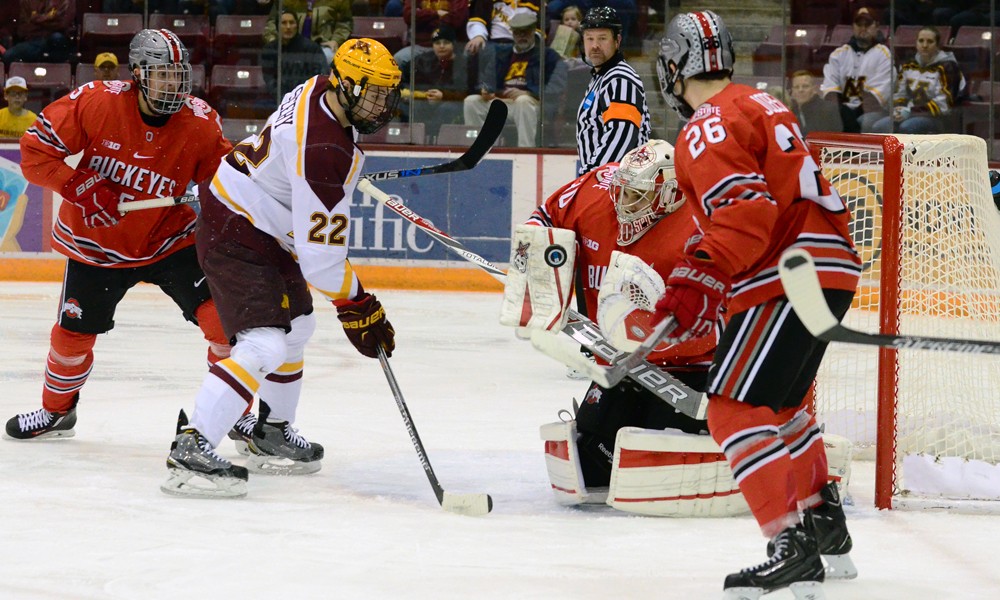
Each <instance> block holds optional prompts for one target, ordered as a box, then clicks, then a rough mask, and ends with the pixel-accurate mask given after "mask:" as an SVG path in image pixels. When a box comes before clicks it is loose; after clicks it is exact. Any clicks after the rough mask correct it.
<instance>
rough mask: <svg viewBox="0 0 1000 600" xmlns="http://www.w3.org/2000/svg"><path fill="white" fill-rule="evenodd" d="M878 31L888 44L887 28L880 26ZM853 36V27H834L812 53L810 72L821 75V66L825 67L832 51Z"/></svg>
mask: <svg viewBox="0 0 1000 600" xmlns="http://www.w3.org/2000/svg"><path fill="white" fill-rule="evenodd" d="M879 31H881V32H882V35H883V36H884V37H885V39H886V42H885V43H886V44H888V43H889V42H888V40H889V27H888V26H880V27H879ZM853 35H854V26H853V25H834V26H833V29H831V30H830V36H829V37H828V38H827V40H826V41H825V42H823V43H822V44H820V45H819V46H818V47H817V48H816V49H815V50H814V51H813V56H812V66H811V67H810V70H811V71H812V72H813V73H816V74H820V73H822V72H823V65H825V64H826V63H827V61H828V60H829V59H830V55H831V54H833V51H834V50H836V49H837V48H840V47H841V46H843V45H844V44H846V43H847V42H848V41H850V39H851V36H853Z"/></svg>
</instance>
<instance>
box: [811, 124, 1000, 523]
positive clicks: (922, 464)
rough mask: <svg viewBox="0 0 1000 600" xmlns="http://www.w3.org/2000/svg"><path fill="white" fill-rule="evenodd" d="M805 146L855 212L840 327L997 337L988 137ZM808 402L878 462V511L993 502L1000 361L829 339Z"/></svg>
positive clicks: (845, 140)
mask: <svg viewBox="0 0 1000 600" xmlns="http://www.w3.org/2000/svg"><path fill="white" fill-rule="evenodd" d="M809 142H810V147H811V149H812V151H813V153H814V154H815V155H816V156H817V159H818V161H819V163H820V166H821V168H822V170H823V173H824V174H825V175H826V177H827V178H828V179H829V180H830V182H831V183H832V184H833V185H834V187H835V188H836V189H837V191H838V192H839V193H840V194H841V196H842V197H843V198H844V199H845V201H846V202H847V204H848V206H849V207H850V209H851V213H852V224H851V233H852V236H853V237H854V242H855V244H856V245H857V248H858V251H859V253H860V254H861V257H862V260H863V261H864V272H863V273H862V279H861V283H860V287H859V289H858V293H857V296H856V297H855V300H854V306H853V308H852V309H851V311H850V312H849V313H848V315H847V316H846V317H845V319H844V324H845V325H847V326H849V327H851V328H855V329H860V330H862V331H866V332H876V331H879V332H881V333H886V334H897V333H898V334H909V335H926V336H939V337H949V338H973V339H990V340H1000V294H998V292H997V289H998V288H1000V215H998V213H997V209H996V207H995V206H994V203H993V199H992V195H991V192H990V185H989V176H988V167H987V163H986V144H985V142H984V141H983V140H982V139H980V138H976V137H971V136H960V135H940V136H905V135H899V136H871V135H868V136H862V135H850V134H819V135H815V136H810V138H809ZM816 396H817V400H816V402H817V404H816V407H817V414H818V416H819V419H820V420H821V421H822V422H824V423H825V427H826V430H827V431H829V432H832V433H837V434H840V435H843V436H845V437H847V438H848V439H850V440H852V441H853V442H854V444H855V453H856V456H858V455H860V456H870V457H872V458H874V459H875V461H876V474H875V477H876V481H875V486H876V490H875V503H876V505H877V506H878V507H880V508H893V507H894V506H895V507H901V506H906V505H913V506H926V505H931V506H934V505H938V506H943V505H949V504H950V503H949V502H944V500H946V499H947V500H960V501H962V502H968V501H972V500H1000V483H997V481H1000V467H998V466H996V465H997V464H998V463H1000V359H998V358H996V357H989V356H977V355H970V354H955V353H948V352H933V351H922V350H900V351H896V350H892V349H887V348H881V349H879V348H870V347H867V346H855V345H847V344H831V345H830V347H829V350H828V354H827V357H826V358H825V360H824V361H823V365H822V367H821V369H820V373H819V375H818V377H817V394H816ZM980 504H981V503H980ZM998 504H1000V503H998Z"/></svg>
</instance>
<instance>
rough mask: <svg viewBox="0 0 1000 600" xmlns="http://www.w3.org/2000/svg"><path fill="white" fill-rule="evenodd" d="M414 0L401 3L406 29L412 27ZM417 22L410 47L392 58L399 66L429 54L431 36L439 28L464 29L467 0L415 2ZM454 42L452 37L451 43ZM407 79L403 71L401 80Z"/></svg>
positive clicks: (467, 16) (466, 15)
mask: <svg viewBox="0 0 1000 600" xmlns="http://www.w3.org/2000/svg"><path fill="white" fill-rule="evenodd" d="M413 5H414V0H404V1H403V20H404V21H405V22H406V26H407V27H413V21H412V15H413ZM416 7H417V17H416V18H417V21H416V35H415V36H414V39H413V40H411V42H412V44H413V45H411V46H406V47H405V48H402V49H401V50H400V51H399V52H397V53H396V55H395V56H394V57H393V58H395V59H396V62H397V63H399V64H403V63H408V62H410V58H411V56H415V55H417V54H422V53H424V52H430V50H431V45H432V44H433V43H434V42H433V40H432V39H431V36H432V34H433V33H434V32H435V31H437V30H438V28H439V27H441V26H447V27H448V28H449V29H451V31H458V30H460V29H461V28H463V27H465V23H466V21H468V20H469V0H416ZM455 41H456V39H455V36H452V43H454V42H455ZM406 78H407V76H406V71H405V70H404V71H403V79H404V80H405V79H406Z"/></svg>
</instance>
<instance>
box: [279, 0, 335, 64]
mask: <svg viewBox="0 0 1000 600" xmlns="http://www.w3.org/2000/svg"><path fill="white" fill-rule="evenodd" d="M278 4H279V3H278V2H275V3H274V6H273V7H272V8H271V18H270V19H268V21H267V25H266V26H265V28H264V43H268V42H273V41H275V40H277V39H278V27H277V25H276V23H277V22H278ZM283 4H284V8H283V10H286V11H292V12H294V13H295V14H296V16H297V17H298V18H299V33H301V34H302V36H303V37H305V38H307V39H310V40H312V41H314V42H316V43H317V44H319V45H320V47H322V48H323V53H324V54H326V62H327V64H329V63H330V61H332V60H333V53H334V52H336V51H337V48H339V47H340V45H341V44H343V43H344V41H346V40H347V38H349V37H351V31H352V30H353V29H354V22H353V18H352V17H351V0H284V3H283Z"/></svg>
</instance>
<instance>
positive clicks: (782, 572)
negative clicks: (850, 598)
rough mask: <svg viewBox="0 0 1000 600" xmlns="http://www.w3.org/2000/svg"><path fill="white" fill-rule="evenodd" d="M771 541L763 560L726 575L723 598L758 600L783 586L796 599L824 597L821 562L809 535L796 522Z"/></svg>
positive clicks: (728, 599)
mask: <svg viewBox="0 0 1000 600" xmlns="http://www.w3.org/2000/svg"><path fill="white" fill-rule="evenodd" d="M773 543H774V551H773V552H772V554H771V558H769V559H768V560H767V561H766V562H764V563H762V564H760V565H757V566H755V567H750V568H748V569H743V570H742V571H740V572H739V573H733V574H732V575H729V576H727V577H726V582H725V584H724V585H723V589H724V594H723V596H722V598H723V600H758V599H759V598H760V597H761V596H762V595H763V594H768V593H771V592H773V591H775V590H780V589H784V588H786V587H787V588H789V589H790V590H791V592H792V593H793V594H794V595H795V598H797V599H798V600H824V599H825V598H826V596H825V595H824V594H823V585H822V584H823V579H824V568H823V561H822V560H821V559H820V556H819V549H818V547H817V545H816V539H815V538H814V537H813V536H812V534H811V533H810V532H808V531H806V529H805V528H804V527H803V526H801V525H796V526H795V527H789V528H788V529H785V530H784V531H782V532H781V533H779V534H778V535H777V536H776V537H775V538H774V540H773Z"/></svg>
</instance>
